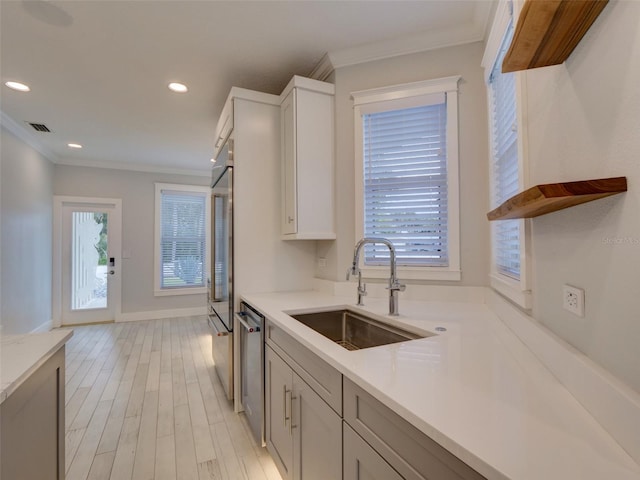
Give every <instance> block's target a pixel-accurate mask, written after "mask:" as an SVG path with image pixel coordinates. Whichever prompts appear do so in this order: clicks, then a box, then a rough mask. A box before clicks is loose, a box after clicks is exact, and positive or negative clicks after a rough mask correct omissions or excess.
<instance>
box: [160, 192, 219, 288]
mask: <svg viewBox="0 0 640 480" xmlns="http://www.w3.org/2000/svg"><path fill="white" fill-rule="evenodd" d="M208 244H209V189H208V188H207V187H196V186H189V185H171V184H160V183H157V184H156V245H155V262H156V268H155V294H156V295H180V294H195V293H204V292H206V278H207V275H208V271H209V268H208V265H209V259H208V247H207V246H208Z"/></svg>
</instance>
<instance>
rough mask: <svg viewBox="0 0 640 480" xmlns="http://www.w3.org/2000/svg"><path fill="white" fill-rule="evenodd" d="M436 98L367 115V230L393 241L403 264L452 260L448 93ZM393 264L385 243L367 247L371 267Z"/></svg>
mask: <svg viewBox="0 0 640 480" xmlns="http://www.w3.org/2000/svg"><path fill="white" fill-rule="evenodd" d="M430 97H431V100H432V101H431V102H430V103H429V104H427V105H422V106H416V107H410V108H403V109H400V110H391V111H381V112H374V113H367V114H364V115H363V118H362V123H363V161H364V170H363V174H364V185H363V186H364V234H365V236H367V237H385V238H387V239H389V240H391V241H392V242H393V244H394V246H395V248H396V253H397V261H398V265H404V266H418V265H428V266H447V265H448V263H449V259H448V252H447V244H448V243H447V162H446V159H447V151H446V144H447V143H446V127H447V108H446V96H445V94H440V95H432V96H430ZM434 99H435V100H434ZM388 264H389V250H388V249H387V248H386V247H385V246H384V245H366V246H365V265H372V266H373V265H388Z"/></svg>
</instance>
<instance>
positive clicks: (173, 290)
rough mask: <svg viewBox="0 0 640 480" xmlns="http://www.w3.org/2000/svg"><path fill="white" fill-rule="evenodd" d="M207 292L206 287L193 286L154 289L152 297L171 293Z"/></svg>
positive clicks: (196, 293)
mask: <svg viewBox="0 0 640 480" xmlns="http://www.w3.org/2000/svg"><path fill="white" fill-rule="evenodd" d="M203 293H207V288H206V287H193V288H167V289H166V290H154V291H153V296H154V297H171V296H173V295H201V294H203Z"/></svg>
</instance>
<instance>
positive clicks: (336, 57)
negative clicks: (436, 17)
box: [309, 1, 495, 80]
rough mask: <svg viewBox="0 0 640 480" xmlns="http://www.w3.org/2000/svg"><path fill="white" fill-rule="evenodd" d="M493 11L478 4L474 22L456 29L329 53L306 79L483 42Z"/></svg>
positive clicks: (489, 4) (491, 8)
mask: <svg viewBox="0 0 640 480" xmlns="http://www.w3.org/2000/svg"><path fill="white" fill-rule="evenodd" d="M494 8H495V6H494V2H490V1H486V2H485V1H482V2H477V3H476V4H475V11H474V15H473V19H472V20H471V21H470V22H469V23H466V24H463V25H459V26H458V27H456V28H446V29H445V28H443V29H433V30H429V31H426V32H423V33H420V34H417V35H411V36H407V37H402V38H397V39H393V40H385V41H381V42H375V43H369V44H366V45H360V46H357V47H353V48H347V49H344V50H338V51H335V52H329V53H327V54H325V55H324V56H323V57H322V59H321V60H320V62H319V63H318V64H317V65H316V67H315V68H314V69H313V70H312V71H311V74H310V75H309V76H310V77H311V78H313V79H316V80H326V79H327V78H328V77H329V75H331V73H333V71H334V70H336V69H338V68H343V67H349V66H352V65H358V64H361V63H367V62H373V61H376V60H383V59H386V58H392V57H398V56H401V55H409V54H412V53H420V52H426V51H429V50H437V49H439V48H446V47H455V46H458V45H465V44H468V43H474V42H480V41H483V40H484V39H485V38H486V36H487V33H488V31H489V27H490V20H491V17H492V15H491V13H492V11H493V10H494Z"/></svg>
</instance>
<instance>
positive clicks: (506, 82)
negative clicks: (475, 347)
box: [483, 2, 531, 308]
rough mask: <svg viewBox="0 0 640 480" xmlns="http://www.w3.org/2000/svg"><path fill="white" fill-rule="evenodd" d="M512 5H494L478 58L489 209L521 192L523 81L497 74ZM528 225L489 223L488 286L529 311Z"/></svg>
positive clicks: (506, 43) (508, 34)
mask: <svg viewBox="0 0 640 480" xmlns="http://www.w3.org/2000/svg"><path fill="white" fill-rule="evenodd" d="M513 31H514V22H513V14H512V4H511V3H510V2H500V4H499V6H498V9H497V11H496V17H495V20H494V24H493V27H492V30H491V33H490V36H489V41H488V42H487V50H486V51H485V56H484V59H483V66H484V68H485V75H486V81H487V94H488V106H489V130H490V132H489V134H490V166H489V168H490V182H491V208H495V207H497V206H499V205H500V204H501V203H502V202H504V201H505V200H507V199H508V198H510V197H511V196H513V195H515V194H517V193H518V192H520V191H522V190H523V189H524V186H525V184H526V182H525V178H524V175H525V173H526V170H525V168H524V152H525V150H524V143H525V142H524V133H525V132H524V130H523V129H522V128H521V127H522V118H523V111H522V110H523V105H522V102H520V101H519V99H520V98H521V94H520V92H522V91H523V90H524V79H523V78H522V77H521V76H520V75H518V74H517V73H504V74H503V73H502V61H503V59H504V56H505V54H506V52H507V50H508V48H509V45H510V44H511V39H512V38H513ZM527 227H528V224H526V223H525V221H524V220H499V221H494V222H491V249H492V273H491V285H492V287H493V288H495V289H496V290H498V291H499V292H501V293H502V294H504V295H506V296H507V297H508V298H510V299H511V300H513V301H515V302H516V303H517V304H519V305H520V306H522V307H524V308H531V292H530V291H529V290H528V289H527V285H528V280H527V271H528V269H527V254H526V246H527V243H528V242H527V241H526V240H527V237H528V230H527Z"/></svg>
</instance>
